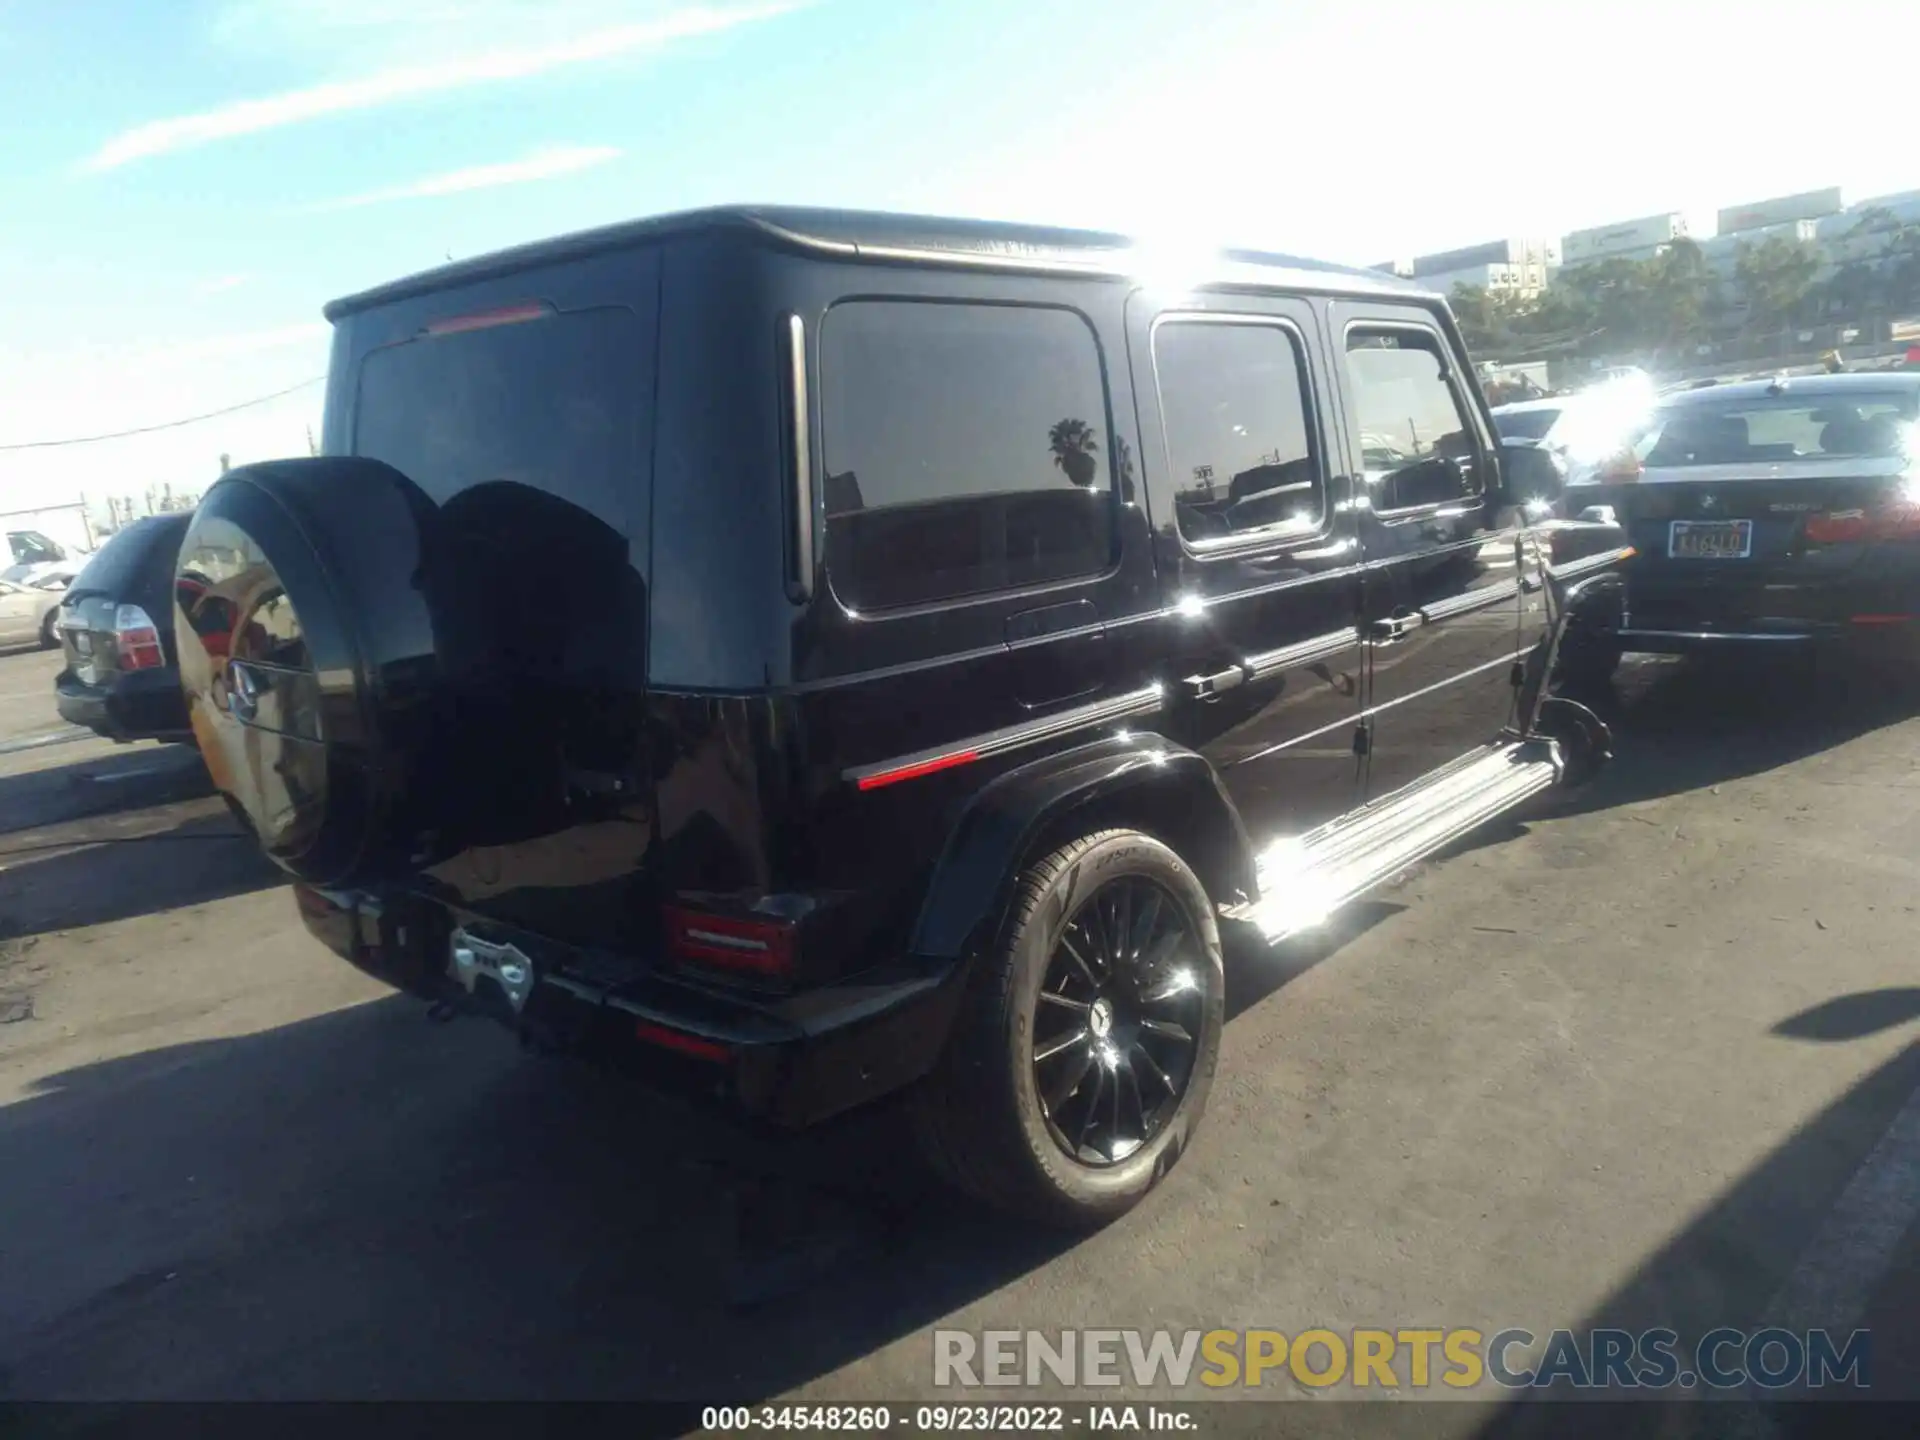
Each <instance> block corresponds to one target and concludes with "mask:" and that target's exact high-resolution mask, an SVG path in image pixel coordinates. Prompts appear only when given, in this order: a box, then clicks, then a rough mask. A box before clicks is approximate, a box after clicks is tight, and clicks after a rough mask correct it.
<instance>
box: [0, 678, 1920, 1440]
mask: <svg viewBox="0 0 1920 1440" xmlns="http://www.w3.org/2000/svg"><path fill="white" fill-rule="evenodd" d="M51 674H52V667H51V663H50V661H49V660H48V659H47V658H46V657H40V656H34V655H27V656H15V657H0V706H4V707H9V708H6V709H3V710H0V740H4V739H5V738H6V736H7V735H9V734H12V735H14V736H16V737H17V736H20V735H26V734H31V733H34V732H33V730H32V728H31V727H32V726H33V725H35V724H40V723H42V722H43V721H44V720H45V719H46V717H45V715H44V714H42V713H41V712H40V711H39V710H38V709H37V708H36V702H33V701H32V698H31V696H32V692H33V691H34V690H35V688H36V687H37V686H41V685H43V684H45V683H48V682H50V679H51ZM43 693H44V692H43ZM1914 696H1915V692H1914V690H1913V689H1912V688H1911V687H1908V686H1906V685H1903V684H1896V683H1895V682H1894V681H1893V680H1892V679H1891V678H1890V677H1888V676H1886V675H1884V674H1876V673H1867V672H1861V671H1848V670H1846V669H1844V668H1833V667H1827V668H1822V669H1812V668H1806V667H1798V666H1784V667H1779V668H1776V669H1774V670H1772V671H1770V672H1765V673H1754V672H1741V671H1737V670H1731V669H1726V668H1711V667H1699V666H1692V665H1686V664H1680V663H1677V662H1670V661H1654V660H1645V661H1634V662H1630V663H1629V665H1628V667H1627V669H1626V671H1625V672H1624V673H1623V676H1622V679H1621V682H1620V685H1619V687H1618V695H1617V698H1616V699H1615V700H1614V701H1613V702H1612V703H1611V704H1610V706H1609V709H1610V711H1611V714H1612V718H1613V719H1614V721H1615V723H1616V725H1617V727H1618V734H1619V746H1618V749H1619V758H1618V761H1617V763H1616V764H1615V765H1614V766H1613V767H1611V768H1610V769H1609V770H1608V771H1607V772H1606V773H1605V774H1604V775H1603V777H1602V778H1601V780H1600V781H1598V782H1597V783H1596V784H1595V785H1594V786H1592V787H1590V788H1589V789H1587V790H1585V791H1582V792H1579V793H1577V794H1574V795H1572V796H1568V797H1563V798H1560V799H1558V800H1556V801H1553V802H1551V803H1549V804H1548V805H1546V806H1544V807H1543V808H1541V809H1539V810H1537V811H1534V812H1530V813H1528V814H1526V815H1523V816H1520V817H1517V818H1515V819H1513V820H1511V821H1509V822H1506V823H1504V824H1501V825H1499V826H1497V827H1495V828H1494V829H1492V830H1490V831H1488V832H1487V833H1484V834H1482V835H1479V836H1477V837H1475V838H1474V839H1473V840H1472V841H1470V842H1469V843H1467V844H1465V845H1463V846H1462V847H1460V848H1459V849H1458V850H1457V851H1456V852H1455V853H1453V854H1450V855H1448V856H1446V857H1444V858H1442V859H1441V860H1439V861H1437V862H1435V863H1432V864H1429V865H1426V866H1423V867H1421V868H1420V869H1418V870H1417V871H1415V872H1413V873H1412V874H1411V875H1409V876H1408V877H1405V878H1404V879H1403V880H1402V881H1401V882H1400V883H1399V884H1397V885H1396V886H1394V887H1393V888H1391V889H1390V890H1388V891H1385V892H1383V893H1381V894H1379V895H1377V896H1376V897H1374V898H1373V899H1372V900H1370V901H1368V902H1365V903H1363V904H1361V905H1359V906H1356V907H1354V908H1353V909H1351V910H1350V911H1348V912H1347V913H1346V914H1345V915H1343V916H1342V917H1340V918H1339V919H1338V920H1337V921H1335V922H1334V924H1333V925H1332V926H1331V927H1330V929H1329V930H1328V932H1327V933H1325V934H1324V935H1322V936H1320V937H1317V938H1315V939H1313V940H1311V941H1308V942H1303V943H1300V944H1296V945H1293V946H1290V947H1288V948H1286V949H1284V950H1281V951H1277V952H1270V953H1262V954H1257V955H1243V956H1236V957H1234V963H1233V965H1232V967H1231V974H1230V983H1229V1002H1230V1009H1231V1012H1232V1017H1233V1018H1232V1020H1231V1022H1230V1024H1229V1027H1228V1032H1227V1036H1226V1042H1225V1050H1224V1057H1223V1060H1222V1066H1221V1072H1220V1077H1219V1079H1218V1081H1217V1082H1216V1085H1215V1089H1214V1093H1213V1098H1212V1102H1211V1107H1210V1110H1209V1114H1208V1116H1207V1118H1206V1121H1205V1124H1204V1125H1203V1127H1202V1131H1201V1134H1200V1137H1199V1139H1198V1141H1197V1143H1196V1145H1195V1146H1194V1148H1193V1149H1192V1150H1191V1151H1190V1152H1189V1153H1188V1154H1187V1155H1186V1156H1185V1158H1184V1159H1183V1160H1182V1162H1181V1164H1180V1165H1179V1167H1178V1168H1177V1169H1176V1170H1175V1171H1174V1173H1173V1174H1172V1176H1171V1177H1170V1178H1169V1179H1168V1181H1167V1182H1166V1183H1165V1184H1164V1185H1163V1186H1161V1187H1160V1189H1159V1190H1158V1191H1156V1192H1155V1194H1154V1195H1153V1196H1152V1197H1150V1199H1149V1200H1148V1201H1147V1203H1146V1204H1145V1205H1143V1206H1142V1207H1141V1209H1140V1210H1139V1211H1137V1212H1136V1213H1135V1214H1133V1215H1132V1216H1130V1217H1128V1218H1127V1219H1125V1220H1123V1221H1122V1222H1120V1223H1118V1224H1116V1225H1114V1226H1113V1227H1111V1228H1110V1229H1108V1230H1106V1231H1104V1232H1102V1233H1100V1234H1098V1235H1096V1236H1093V1237H1090V1238H1084V1239H1080V1240H1078V1241H1068V1240H1063V1239H1060V1238H1058V1237H1044V1236H1034V1235H1030V1234H1022V1233H1020V1232H1017V1231H1015V1230H1012V1229H1010V1228H1009V1227H1007V1226H1006V1225H1004V1224H1003V1223H1001V1222H999V1221H997V1220H994V1219H992V1218H990V1217H986V1216H983V1215H980V1214H978V1213H976V1212H975V1211H973V1210H971V1209H970V1208H969V1207H967V1206H966V1205H964V1204H961V1203H959V1202H956V1201H953V1200H950V1199H948V1198H947V1197H946V1196H944V1195H943V1194H942V1193H940V1192H939V1191H937V1190H935V1189H933V1188H931V1186H930V1185H929V1183H928V1182H927V1181H926V1180H925V1179H924V1177H922V1176H921V1175H920V1174H919V1172H918V1170H917V1168H916V1167H915V1166H913V1165H912V1164H911V1163H910V1162H909V1161H908V1160H906V1159H905V1158H904V1157H905V1154H906V1147H905V1139H904V1136H903V1135H902V1134H901V1133H900V1128H899V1125H898V1122H897V1120H896V1119H895V1118H894V1117H893V1116H891V1115H888V1114H885V1113H881V1114H876V1115H871V1116H861V1117H856V1118H855V1119H854V1120H853V1121H850V1122H848V1123H845V1124H842V1125H839V1126H836V1127H833V1128H831V1129H829V1130H828V1131H826V1132H824V1133H822V1134H818V1135H813V1136H806V1137H801V1138H799V1139H795V1140H790V1141H786V1142H783V1143H781V1144H777V1145H772V1146H762V1145H756V1144H753V1143H750V1142H749V1141H748V1140H747V1139H746V1138H745V1137H742V1136H740V1135H739V1134H737V1133H735V1132H733V1131H731V1130H727V1129H724V1128H719V1127H716V1126H714V1125H712V1124H710V1123H709V1122H707V1121H706V1120H704V1119H703V1118H701V1117H700V1116H699V1115H697V1114H695V1113H693V1112H691V1111H689V1110H686V1109H684V1108H682V1107H680V1106H677V1105H674V1104H670V1103H667V1102H664V1101H661V1100H658V1099H655V1098H653V1097H651V1096H649V1095H647V1094H645V1093H643V1092H640V1091H637V1090H635V1089H633V1088H631V1087H629V1086H627V1085H625V1084H622V1083H619V1082H614V1081H610V1080H607V1079H605V1078H603V1077H600V1076H597V1075H594V1074H592V1073H588V1072H581V1071H578V1070H575V1069H573V1068H572V1067H570V1066H567V1065H564V1064H559V1063H555V1062H551V1061H544V1060H539V1059H536V1058H534V1057H529V1056H524V1055H522V1054H521V1053H520V1052H519V1051H518V1050H517V1048H516V1047H515V1045H514V1044H513V1043H512V1041H511V1039H510V1037H508V1036H507V1035H506V1034H505V1033H504V1032H501V1031H499V1030H497V1029H495V1028H492V1027H490V1026H488V1025H486V1024H484V1023H481V1022H477V1021H462V1022H458V1023H454V1024H450V1025H440V1024H434V1023H431V1022H429V1021H428V1020H427V1018H426V1017H425V1016H424V1014H423V1013H422V1009H421V1007H420V1006H419V1005H418V1004H417V1003H414V1002H410V1001H407V1000H404V999H401V998H398V997H394V996H392V995H390V994H388V993H387V992H385V991H384V990H382V989H381V988H380V987H379V986H377V985H376V984H374V983H373V982H371V981H369V980H367V979H365V978H364V977H362V976H360V975H359V974H358V973H357V972H355V971H353V970H351V969H350V968H349V967H347V966H345V965H343V964H342V963H340V962H338V961H337V960H335V959H334V958H333V957H331V956H330V955H328V954H327V953H325V952H324V951H322V950H321V949H320V948H319V947H318V946H317V945H316V944H315V943H314V942H312V941H311V940H309V939H308V938H307V936H306V935H305V933H304V932H303V931H302V930H301V929H300V927H299V926H298V925H297V923H296V922H295V920H294V917H293V914H292V910H291V901H290V899H289V897H288V895H287V893H286V891H285V889H284V887H283V886H282V885H281V884H280V883H279V881H278V878H277V876H276V874H275V872H274V871H273V870H272V869H271V868H270V867H269V866H267V865H265V864H264V863H263V862H262V861H261V860H260V859H259V857H258V856H257V855H256V854H255V853H254V852H253V851H252V850H251V849H250V848H249V846H248V845H247V843H246V842H245V841H244V840H243V839H241V838H240V837H239V836H238V834H237V833H236V832H235V831H234V830H233V828H232V825H231V822H229V821H228V820H227V819H226V817H225V815H224V811H223V809H222V807H221V806H220V804H219V802H218V800H217V799H215V798H214V797H212V796H211V795H210V794H209V793H208V791H207V785H206V781H205V777H204V773H203V772H201V771H199V770H198V769H197V766H196V765H195V763H194V761H193V757H192V755H191V752H189V751H185V750H181V749H178V748H174V749H163V748H162V747H155V746H141V747H129V748H116V747H111V746H102V745H100V744H98V743H96V742H91V741H75V742H72V743H63V744H58V745H51V746H44V747H40V748H36V749H24V750H16V751H13V752H12V753H0V1022H4V1023H0V1399H22V1398H53V1397H74V1398H103V1397H111V1398H182V1397H216V1398H244V1399H261V1398H321V1397H342V1396H350V1397H357V1398H382V1397H433V1398H450V1397H451V1398H555V1397H582V1398H623V1397H625V1398H666V1397H674V1398H682V1399H689V1400H696V1401H703V1402H714V1401H719V1400H752V1399H763V1398H769V1397H778V1396H789V1397H791V1396H800V1397H811V1398H814V1399H821V1400H825V1399H833V1400H854V1399H873V1400H881V1399H884V1400H892V1401H901V1400H906V1399H910V1398H914V1397H920V1398H935V1399H945V1400H952V1399H953V1398H954V1396H953V1394H952V1393H951V1392H939V1391H936V1390H934V1388H933V1386H932V1364H931V1358H932V1342H931V1338H930V1332H931V1330H932V1329H934V1328H935V1327H953V1328H961V1329H968V1330H974V1331H979V1330H984V1329H988V1328H1037V1329H1044V1330H1049V1331H1055V1330H1059V1329H1064V1328H1074V1329H1084V1328H1087V1327H1147V1326H1165V1327H1171V1328H1174V1329H1185V1328H1189V1327H1192V1328H1199V1329H1212V1328H1216V1327H1227V1328H1245V1327H1272V1328H1276V1329H1279V1330H1282V1331H1285V1332H1288V1333H1290V1334H1292V1333H1298V1332H1299V1331H1301V1330H1303V1329H1306V1328H1309V1327H1313V1326H1326V1327H1330V1328H1333V1329H1335V1330H1343V1329H1346V1328H1350V1327H1353V1326H1369V1325H1379V1326H1386V1327H1389V1328H1391V1327H1396V1326H1401V1327H1404V1326H1410V1325H1432V1326H1462V1325H1471V1326H1475V1327H1478V1328H1481V1329H1483V1330H1485V1331H1486V1332H1488V1333H1492V1332H1493V1331H1495V1330H1499V1329H1502V1328H1506V1327H1509V1326H1521V1327H1525V1328H1527V1329H1529V1330H1531V1331H1534V1332H1536V1333H1539V1334H1542V1335H1544V1334H1545V1333H1547V1332H1548V1331H1550V1330H1552V1329H1554V1328H1555V1327H1560V1326H1566V1327H1587V1326H1612V1325H1619V1326H1624V1327H1627V1328H1631V1329H1638V1328H1641V1327H1644V1326H1647V1325H1653V1324H1666V1325H1671V1326H1673V1327H1674V1328H1676V1329H1677V1330H1679V1331H1681V1332H1682V1333H1683V1334H1687V1335H1699V1334H1701V1333H1703V1332H1704V1331H1706V1330H1708V1329H1711V1328H1713V1327H1715V1326H1719V1325H1731V1326H1741V1327H1749V1328H1751V1327H1754V1326H1756V1325H1758V1324H1760V1323H1763V1321H1764V1320H1765V1318H1766V1317H1769V1316H1779V1315H1783V1314H1791V1315H1792V1316H1793V1317H1794V1318H1795V1319H1796V1320H1797V1321H1802V1320H1803V1321H1805V1322H1806V1323H1809V1324H1823V1325H1834V1326H1847V1325H1851V1324H1854V1323H1858V1324H1865V1325H1868V1326H1871V1327H1872V1329H1873V1331H1874V1352H1873V1353H1874V1356H1875V1369H1874V1385H1875V1391H1876V1393H1878V1394H1882V1395H1889V1394H1904V1395H1908V1396H1913V1397H1916V1398H1920V1377H1917V1376H1916V1374H1915V1372H1914V1369H1913V1364H1912V1360H1913V1357H1915V1356H1920V1320H1917V1318H1916V1315H1915V1295H1916V1287H1915V1281H1916V1280H1920V1247H1916V1242H1915V1237H1914V1228H1913V1224H1912V1221H1913V1207H1914V1206H1916V1205H1920V1184H1913V1183H1909V1182H1911V1181H1912V1180H1914V1178H1915V1177H1916V1176H1920V1102H1916V1100H1915V1098H1914V1097H1915V1095H1916V1091H1917V1090H1920V1048H1916V1046H1915V1043H1914V1041H1915V1036H1916V1033H1920V1031H1917V1030H1916V1025H1915V1021H1916V1019H1920V980H1916V976H1915V963H1914V958H1913V957H1914V947H1913V935H1914V930H1915V918H1916V911H1917V910H1920V883H1916V882H1920V844H1917V843H1916V842H1920V744H1917V743H1916V742H1920V718H1916V717H1920V699H1916V698H1914ZM48 728H52V727H51V726H49V727H48ZM116 777H117V778H116ZM1123 1393H1131V1392H1123ZM1263 1393H1265V1394H1267V1395H1268V1396H1269V1398H1274V1399H1304V1398H1305V1397H1306V1396H1307V1394H1308V1392H1307V1391H1305V1390H1303V1389H1300V1388H1299V1387H1297V1386H1294V1385H1292V1384H1291V1383H1283V1384H1281V1385H1277V1386H1275V1385H1269V1387H1268V1389H1267V1391H1266V1392H1263ZM995 1398H1001V1397H995ZM1482 1398H1485V1397H1482ZM1658 1403H1662V1404H1665V1403H1668V1402H1665V1401H1662V1402H1658ZM1673 1403H1680V1402H1678V1401H1675V1402H1673ZM1694 1408H1695V1410H1698V1409H1699V1408H1700V1407H1697V1406H1696V1407H1694ZM1377 1409H1378V1407H1372V1406H1355V1407H1347V1408H1346V1409H1344V1410H1341V1411H1339V1412H1338V1414H1336V1413H1335V1412H1333V1411H1330V1410H1328V1409H1327V1407H1325V1406H1321V1405H1310V1404H1296V1405H1274V1406H1270V1407H1263V1410H1262V1412H1261V1413H1262V1417H1263V1418H1262V1421H1261V1425H1260V1428H1261V1430H1262V1431H1263V1432H1264V1433H1274V1434H1285V1433H1325V1432H1326V1431H1327V1429H1329V1428H1339V1427H1340V1426H1346V1427H1348V1428H1353V1429H1356V1430H1357V1429H1362V1428H1364V1420H1363V1418H1356V1417H1357V1416H1360V1415H1361V1413H1362V1412H1368V1413H1377ZM1543 1415H1544V1412H1542V1411H1541V1410H1539V1409H1526V1410H1511V1409H1507V1408H1504V1407H1502V1406H1500V1405H1497V1404H1496V1405H1492V1406H1486V1405H1475V1404H1467V1403H1462V1404H1457V1405H1450V1406H1449V1405H1434V1406H1429V1407H1423V1409H1422V1411H1421V1430H1420V1433H1427V1434H1435V1435H1467V1434H1474V1433H1481V1432H1484V1433H1490V1434H1501V1435H1506V1434H1513V1435H1530V1434H1535V1433H1538V1434H1557V1433H1565V1429H1564V1426H1563V1425H1562V1424H1561V1422H1560V1421H1559V1420H1558V1419H1556V1418H1555V1417H1552V1416H1550V1415H1545V1416H1544V1418H1543ZM1773 1423H1774V1425H1775V1431H1776V1433H1778V1431H1779V1430H1780V1429H1781V1428H1782V1427H1784V1428H1785V1429H1788V1430H1791V1429H1792V1428H1793V1427H1794V1423H1795V1422H1794V1420H1793V1417H1791V1416H1786V1417H1784V1418H1777V1419H1776V1420H1775V1421H1774V1422H1773Z"/></svg>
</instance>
